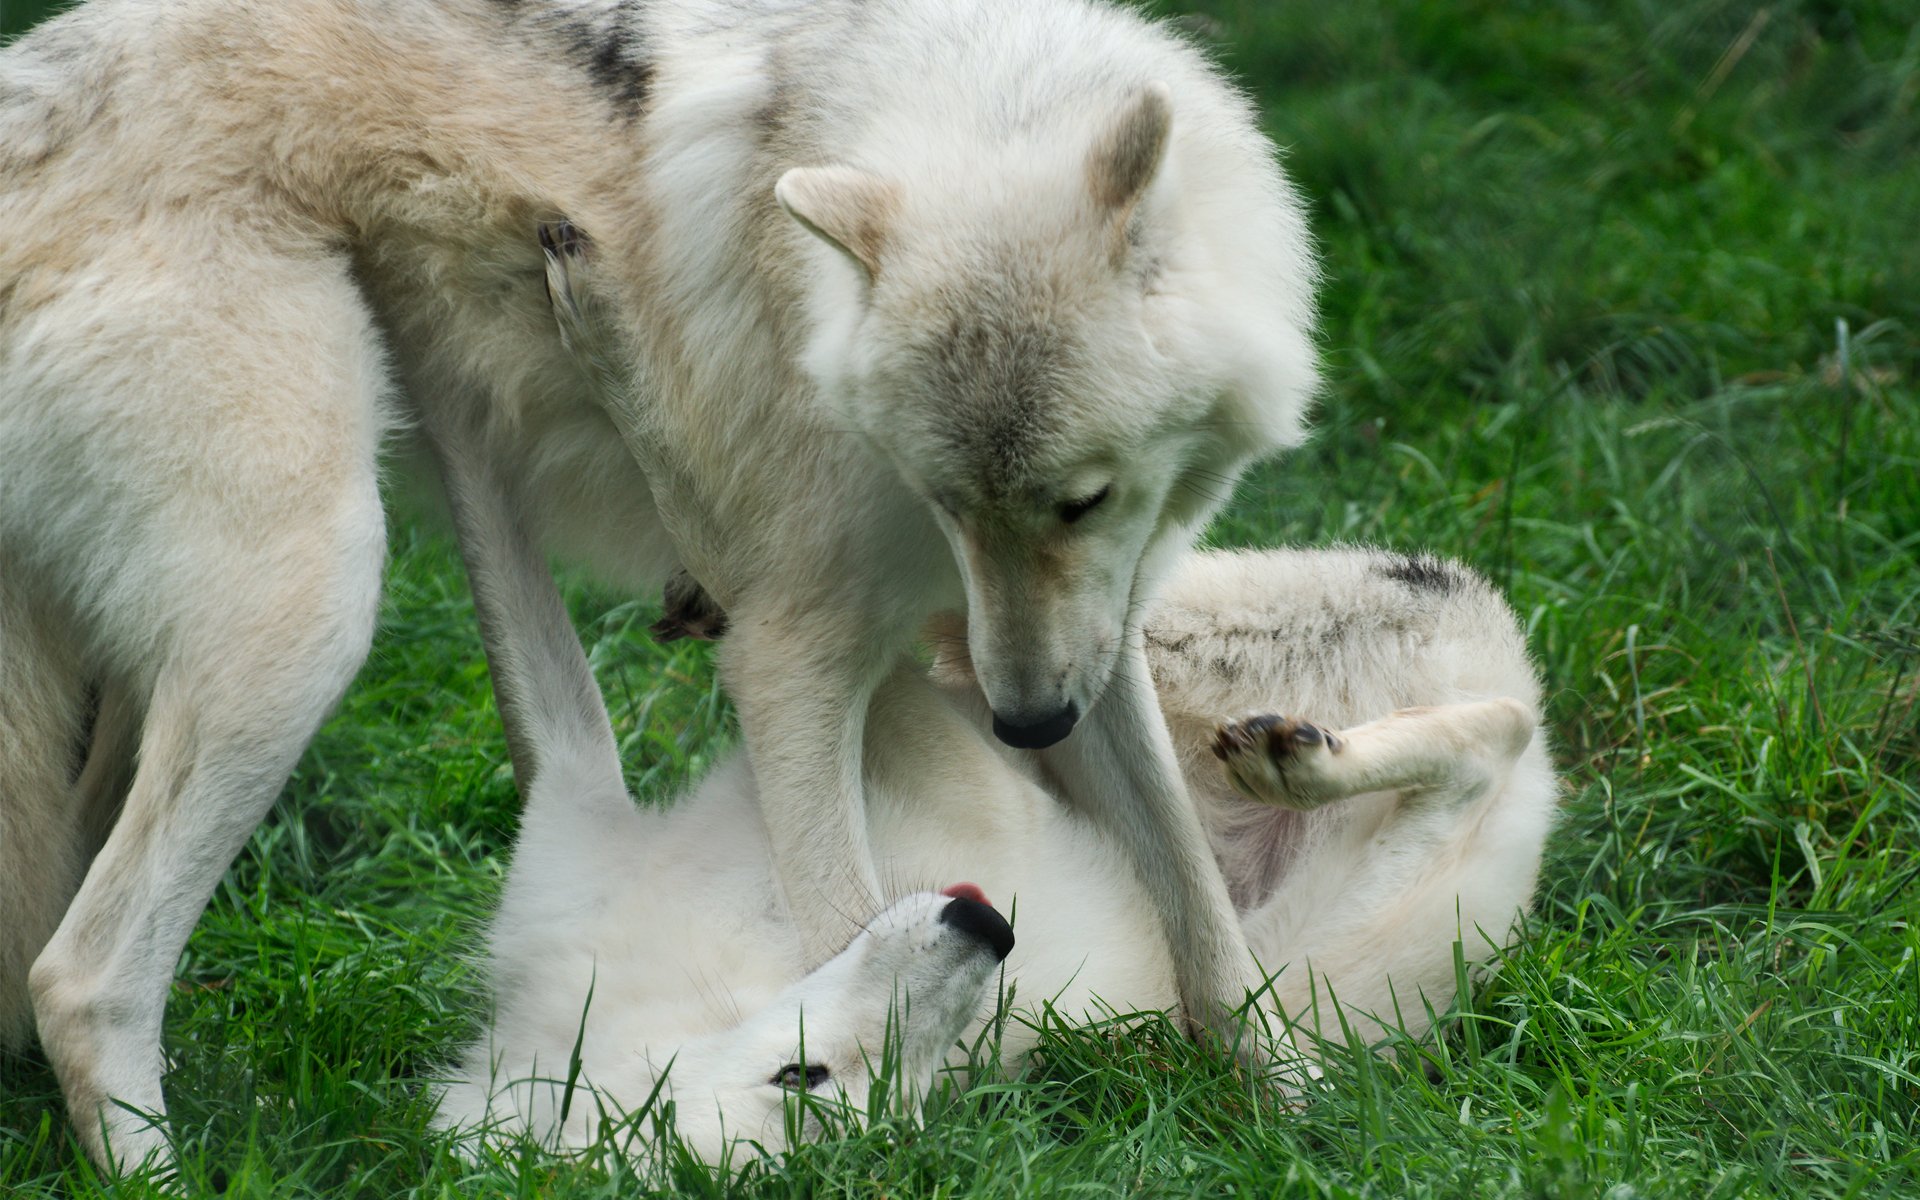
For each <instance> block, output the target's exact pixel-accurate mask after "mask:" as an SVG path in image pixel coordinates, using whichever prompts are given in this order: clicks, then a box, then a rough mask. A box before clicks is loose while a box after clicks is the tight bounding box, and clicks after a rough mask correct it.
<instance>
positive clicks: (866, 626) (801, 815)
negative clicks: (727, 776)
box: [721, 601, 904, 966]
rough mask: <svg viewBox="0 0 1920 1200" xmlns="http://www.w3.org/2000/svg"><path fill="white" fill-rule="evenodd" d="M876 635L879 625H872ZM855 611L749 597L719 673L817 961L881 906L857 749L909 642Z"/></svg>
mask: <svg viewBox="0 0 1920 1200" xmlns="http://www.w3.org/2000/svg"><path fill="white" fill-rule="evenodd" d="M876 635H879V636H876ZM894 641H895V640H894V639H891V638H889V637H887V636H885V631H882V630H876V629H875V628H873V626H872V625H871V624H870V623H869V622H868V621H866V620H865V619H863V618H862V617H861V616H860V615H859V614H857V613H850V612H846V611H844V610H838V609H812V610H807V611H801V610H798V609H796V608H794V607H792V606H789V605H785V604H782V605H779V606H777V607H772V606H756V605H753V604H752V603H751V602H750V601H749V602H744V603H742V604H741V605H740V606H739V608H738V611H736V612H735V613H734V614H733V616H732V621H731V624H730V626H729V631H728V634H727V640H726V641H725V642H723V643H721V674H722V678H723V679H724V680H725V682H726V686H727V691H728V693H729V694H730V695H731V696H732V697H733V702H734V707H735V709H736V711H738V713H739V715H740V732H741V735H742V737H743V738H744V740H745V742H746V746H747V757H748V759H749V761H751V762H752V763H753V773H754V777H755V779H756V781H757V783H758V785H759V792H760V808H761V819H762V820H763V821H765V823H766V827H767V839H768V841H769V843H770V844H771V848H772V851H773V862H774V868H775V870H776V871H777V872H778V874H779V878H780V883H781V886H782V887H783V889H784V890H785V891H786V894H787V905H788V908H789V909H790V910H791V912H792V914H793V919H794V923H795V925H796V926H797V927H798V928H799V931H800V940H801V946H802V948H803V950H804V951H805V954H806V959H807V964H808V965H809V966H813V965H816V964H818V963H821V962H825V961H826V960H827V959H828V958H830V957H831V956H832V955H833V954H835V953H837V952H838V951H839V950H840V949H841V948H842V947H844V946H845V945H846V944H847V942H848V940H849V939H850V938H852V937H853V936H854V934H856V933H858V932H859V931H860V929H861V927H862V926H864V925H865V924H866V922H867V920H868V919H869V918H870V917H872V916H873V915H874V913H876V912H878V911H879V910H880V906H881V904H882V902H883V900H884V896H883V895H882V893H881V890H880V881H879V875H878V873H877V871H876V869H875V864H874V860H873V847H872V843H871V842H870V840H869V839H868V836H867V814H866V804H865V801H864V798H863V795H864V791H863V787H862V769H861V765H862V764H861V756H862V752H863V751H862V748H863V746H864V740H865V731H866V724H867V706H868V704H869V702H870V701H871V699H872V697H873V693H874V690H875V689H876V688H878V687H879V686H880V682H881V680H882V679H884V678H885V676H886V673H887V671H888V669H889V668H890V667H891V666H892V665H893V664H894V662H895V661H896V660H897V659H898V657H899V654H900V653H901V652H902V651H903V649H904V646H903V645H895V644H894Z"/></svg>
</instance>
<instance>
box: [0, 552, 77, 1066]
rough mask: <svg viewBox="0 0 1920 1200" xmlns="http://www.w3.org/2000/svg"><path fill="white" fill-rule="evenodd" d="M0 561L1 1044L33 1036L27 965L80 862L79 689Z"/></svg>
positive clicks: (47, 625) (73, 883) (67, 649)
mask: <svg viewBox="0 0 1920 1200" xmlns="http://www.w3.org/2000/svg"><path fill="white" fill-rule="evenodd" d="M11 576H12V572H10V571H9V570H8V569H7V565H6V564H5V563H4V562H0V1045H4V1046H15V1045H19V1044H20V1043H22V1042H24V1041H25V1040H26V1039H27V1038H28V1037H29V1036H30V1035H31V1033H32V1029H33V1011H32V1007H31V1005H30V1004H29V1001H28V996H27V969H28V968H29V967H30V966H32V964H33V960H34V958H35V957H36V956H37V955H38V954H39V953H40V949H41V947H43V946H45V945H46V943H47V939H48V938H49V937H51V936H53V931H54V929H55V928H56V927H57V926H58V925H59V924H60V917H61V914H63V913H64V912H66V909H67V903H68V901H70V900H72V899H73V893H74V891H75V890H76V889H77V888H79V886H80V876H81V873H82V871H83V869H84V867H85V864H86V855H85V849H84V845H83V843H84V830H83V821H84V807H85V806H84V805H83V804H82V803H81V800H80V797H79V796H77V795H76V794H75V792H76V788H75V784H74V767H75V757H76V750H77V749H78V747H79V746H80V743H81V739H82V738H83V736H84V734H85V726H86V688H85V680H84V677H83V673H82V671H81V668H80V665H79V663H78V662H77V661H76V658H75V655H74V653H73V650H72V647H71V646H69V645H68V643H67V639H66V638H64V637H62V636H61V633H62V629H61V627H62V625H63V624H65V622H62V621H60V620H58V619H56V618H55V617H54V615H53V614H52V613H51V612H50V611H48V610H47V609H46V608H44V607H42V606H40V605H38V604H35V603H34V602H33V601H32V600H30V598H29V597H28V596H27V594H26V592H25V590H24V588H23V587H22V586H21V583H20V581H18V580H17V578H13V577H11Z"/></svg>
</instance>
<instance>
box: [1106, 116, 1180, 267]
mask: <svg viewBox="0 0 1920 1200" xmlns="http://www.w3.org/2000/svg"><path fill="white" fill-rule="evenodd" d="M1172 131H1173V92H1172V90H1171V89H1169V88H1168V87H1167V85H1166V84H1164V83H1150V84H1148V85H1147V86H1146V87H1144V88H1142V89H1140V94H1139V96H1137V97H1136V98H1135V99H1134V100H1133V102H1132V103H1131V104H1129V105H1127V106H1126V108H1124V109H1122V110H1121V112H1120V115H1119V116H1118V117H1116V118H1115V119H1114V122H1113V124H1111V125H1109V126H1108V127H1107V131H1106V132H1105V133H1103V134H1101V135H1100V140H1099V141H1097V142H1095V143H1094V144H1093V151H1092V153H1090V154H1088V155H1087V185H1088V187H1089V188H1090V189H1092V192H1093V203H1094V207H1095V208H1096V210H1098V211H1099V212H1100V213H1101V214H1102V216H1103V217H1104V218H1105V219H1106V221H1107V224H1108V229H1109V231H1110V233H1111V236H1112V237H1113V239H1114V253H1115V258H1116V260H1117V259H1119V258H1121V257H1124V255H1125V253H1126V246H1127V222H1128V220H1130V219H1131V218H1132V216H1133V210H1134V208H1135V206H1137V205H1138V204H1139V203H1140V198H1141V197H1142V196H1144V195H1146V194H1147V185H1148V184H1151V183H1152V182H1153V177H1154V175H1155V174H1157V173H1158V172H1159V170H1160V164H1161V163H1162V162H1163V161H1164V160H1165V159H1166V157H1167V138H1168V135H1169V134H1171V133H1172Z"/></svg>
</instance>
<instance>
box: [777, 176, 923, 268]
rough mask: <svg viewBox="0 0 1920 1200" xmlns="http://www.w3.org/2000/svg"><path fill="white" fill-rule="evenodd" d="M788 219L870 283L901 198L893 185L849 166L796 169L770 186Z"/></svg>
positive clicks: (878, 265) (878, 263)
mask: <svg viewBox="0 0 1920 1200" xmlns="http://www.w3.org/2000/svg"><path fill="white" fill-rule="evenodd" d="M773 197H774V199H776V200H778V201H779V202H780V207H781V208H784V209H786V210H787V215H789V216H791V217H792V218H793V219H794V220H796V221H798V222H800V224H801V225H803V226H805V227H806V230H807V232H809V233H811V234H813V235H814V236H815V237H817V238H819V239H820V240H821V241H823V242H825V243H826V244H827V245H829V246H832V247H833V248H834V249H835V250H838V251H840V253H842V254H844V255H846V256H847V257H848V258H850V259H852V260H853V263H854V265H855V266H857V267H859V268H860V270H861V271H862V272H863V273H864V274H865V275H866V277H867V282H869V283H871V282H873V278H874V276H876V275H878V274H879V273H880V259H881V257H882V255H883V253H884V252H885V250H886V245H887V236H888V233H889V231H890V230H891V229H892V226H893V214H894V210H895V209H896V208H898V207H899V195H898V193H897V191H896V190H895V188H894V186H893V185H892V184H891V183H888V182H887V181H886V180H884V179H881V178H879V177H878V176H874V175H869V174H867V173H866V172H865V171H861V170H857V169H855V168H853V167H796V168H794V169H793V170H791V171H788V172H787V173H786V174H785V175H782V176H781V177H780V182H779V183H776V184H774V185H773Z"/></svg>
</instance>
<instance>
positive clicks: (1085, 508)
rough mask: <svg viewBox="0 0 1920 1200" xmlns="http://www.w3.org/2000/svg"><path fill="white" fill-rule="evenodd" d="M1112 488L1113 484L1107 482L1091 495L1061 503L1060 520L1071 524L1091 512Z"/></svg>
mask: <svg viewBox="0 0 1920 1200" xmlns="http://www.w3.org/2000/svg"><path fill="white" fill-rule="evenodd" d="M1112 490H1113V485H1112V484H1108V485H1107V486H1106V487H1103V488H1101V489H1100V490H1099V491H1097V492H1095V493H1094V494H1093V495H1091V496H1082V497H1081V498H1080V499H1078V500H1069V501H1068V502H1067V503H1065V504H1062V505H1061V506H1060V519H1061V520H1062V521H1065V522H1066V523H1067V524H1069V525H1071V524H1073V523H1074V522H1075V521H1078V520H1079V519H1080V518H1081V517H1084V516H1086V515H1087V514H1088V513H1090V512H1092V511H1093V510H1094V509H1096V508H1098V507H1100V502H1101V501H1103V500H1105V499H1106V498H1107V493H1108V492H1111V491H1112Z"/></svg>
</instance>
